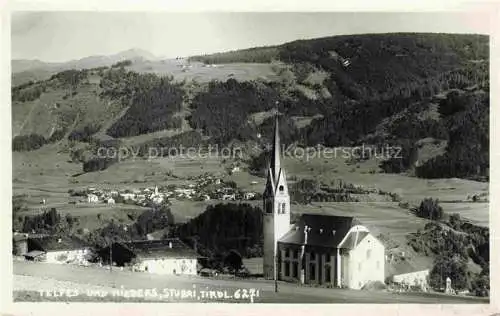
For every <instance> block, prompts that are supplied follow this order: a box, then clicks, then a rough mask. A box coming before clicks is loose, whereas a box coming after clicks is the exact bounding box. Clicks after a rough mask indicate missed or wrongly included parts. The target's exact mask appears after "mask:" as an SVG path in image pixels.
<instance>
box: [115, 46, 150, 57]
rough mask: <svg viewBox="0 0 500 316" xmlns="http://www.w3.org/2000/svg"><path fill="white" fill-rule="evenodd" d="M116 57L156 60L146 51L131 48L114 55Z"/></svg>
mask: <svg viewBox="0 0 500 316" xmlns="http://www.w3.org/2000/svg"><path fill="white" fill-rule="evenodd" d="M115 56H116V57H122V58H127V59H145V60H156V59H157V57H156V56H155V55H153V54H152V53H150V52H148V51H147V50H144V49H141V48H137V47H133V48H130V49H127V50H124V51H121V52H119V53H117V54H116V55H115Z"/></svg>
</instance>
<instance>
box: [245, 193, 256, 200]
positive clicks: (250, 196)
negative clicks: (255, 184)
mask: <svg viewBox="0 0 500 316" xmlns="http://www.w3.org/2000/svg"><path fill="white" fill-rule="evenodd" d="M253 198H255V193H254V192H246V193H245V200H251V199H253Z"/></svg>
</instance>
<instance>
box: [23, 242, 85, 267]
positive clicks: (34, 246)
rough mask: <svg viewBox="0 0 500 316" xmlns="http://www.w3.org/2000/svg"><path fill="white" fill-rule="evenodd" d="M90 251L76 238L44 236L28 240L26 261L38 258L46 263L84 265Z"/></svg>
mask: <svg viewBox="0 0 500 316" xmlns="http://www.w3.org/2000/svg"><path fill="white" fill-rule="evenodd" d="M91 252H92V249H91V247H90V246H89V245H87V244H86V243H85V242H84V241H82V240H81V239H79V238H76V237H68V236H65V235H61V236H45V237H39V238H28V252H27V253H26V254H25V257H26V258H27V259H31V258H35V257H38V258H39V259H38V260H41V261H45V262H47V263H61V264H62V263H74V264H86V263H87V257H88V256H89V255H90V254H91Z"/></svg>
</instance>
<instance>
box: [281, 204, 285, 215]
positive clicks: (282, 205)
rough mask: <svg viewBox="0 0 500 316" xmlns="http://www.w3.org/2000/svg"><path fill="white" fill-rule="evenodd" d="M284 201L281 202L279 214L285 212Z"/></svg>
mask: <svg viewBox="0 0 500 316" xmlns="http://www.w3.org/2000/svg"><path fill="white" fill-rule="evenodd" d="M285 210H286V203H281V214H285Z"/></svg>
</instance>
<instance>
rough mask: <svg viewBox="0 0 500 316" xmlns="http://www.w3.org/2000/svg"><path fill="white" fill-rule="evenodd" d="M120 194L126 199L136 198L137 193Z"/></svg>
mask: <svg viewBox="0 0 500 316" xmlns="http://www.w3.org/2000/svg"><path fill="white" fill-rule="evenodd" d="M120 196H121V197H123V199H124V200H134V199H135V193H120Z"/></svg>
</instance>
